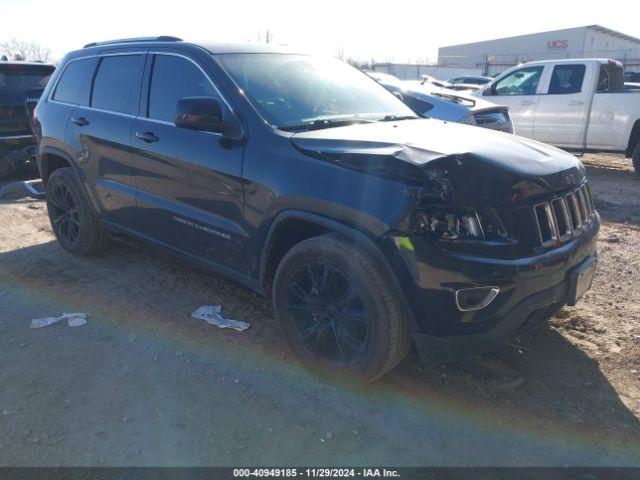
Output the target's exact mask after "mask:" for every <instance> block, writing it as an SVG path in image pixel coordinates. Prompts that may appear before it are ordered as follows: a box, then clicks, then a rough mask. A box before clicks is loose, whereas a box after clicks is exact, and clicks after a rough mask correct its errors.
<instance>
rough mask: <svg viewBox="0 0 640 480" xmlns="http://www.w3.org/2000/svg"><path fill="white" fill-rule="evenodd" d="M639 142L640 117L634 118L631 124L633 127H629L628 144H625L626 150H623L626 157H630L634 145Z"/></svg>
mask: <svg viewBox="0 0 640 480" xmlns="http://www.w3.org/2000/svg"><path fill="white" fill-rule="evenodd" d="M639 143H640V119H638V120H636V121H635V123H634V124H633V128H632V129H631V134H630V135H629V144H628V145H627V150H626V152H625V154H626V156H627V158H630V157H631V155H633V151H634V150H635V148H636V146H637V145H638V144H639Z"/></svg>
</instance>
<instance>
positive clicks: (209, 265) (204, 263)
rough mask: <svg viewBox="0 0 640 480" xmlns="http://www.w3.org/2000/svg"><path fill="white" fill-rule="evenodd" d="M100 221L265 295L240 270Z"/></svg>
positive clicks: (111, 230)
mask: <svg viewBox="0 0 640 480" xmlns="http://www.w3.org/2000/svg"><path fill="white" fill-rule="evenodd" d="M100 223H101V224H102V225H103V226H104V228H105V229H107V230H108V231H109V232H111V233H115V234H124V235H128V236H131V237H134V238H137V239H139V240H142V241H144V242H146V243H148V244H151V245H155V246H157V247H161V248H164V249H168V250H170V251H172V252H173V253H174V254H176V255H177V256H179V257H181V258H183V259H185V260H187V261H189V262H191V263H193V265H194V266H195V267H196V268H203V267H204V268H205V269H207V270H210V271H213V272H214V273H217V274H220V275H223V276H224V277H226V278H227V279H230V280H233V281H235V282H238V283H240V284H241V285H244V286H245V287H248V288H250V289H251V290H253V291H254V292H256V293H257V294H259V295H262V296H266V292H265V289H264V287H263V286H262V284H261V283H260V282H258V281H256V280H255V279H254V278H251V277H249V276H248V275H244V274H242V273H240V272H237V271H236V270H232V269H230V268H228V267H225V266H223V265H220V264H219V263H217V262H214V261H212V260H209V259H207V258H204V257H200V256H198V255H194V254H192V253H189V252H185V251H184V250H181V249H179V248H176V247H174V246H172V245H169V244H168V243H165V242H162V241H160V240H157V239H155V238H152V237H149V236H147V235H144V234H142V233H139V232H137V231H135V230H132V229H130V228H127V227H123V226H122V225H118V224H117V223H114V222H111V221H109V220H100Z"/></svg>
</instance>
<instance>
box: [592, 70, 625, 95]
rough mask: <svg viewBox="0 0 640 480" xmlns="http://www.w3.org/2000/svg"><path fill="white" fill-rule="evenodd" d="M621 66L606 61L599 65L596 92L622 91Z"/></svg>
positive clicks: (622, 75)
mask: <svg viewBox="0 0 640 480" xmlns="http://www.w3.org/2000/svg"><path fill="white" fill-rule="evenodd" d="M623 72H624V71H623V69H622V67H621V66H618V65H617V64H615V63H607V64H603V65H601V66H600V75H599V77H598V89H597V90H596V91H597V93H615V92H623V91H624V73H623Z"/></svg>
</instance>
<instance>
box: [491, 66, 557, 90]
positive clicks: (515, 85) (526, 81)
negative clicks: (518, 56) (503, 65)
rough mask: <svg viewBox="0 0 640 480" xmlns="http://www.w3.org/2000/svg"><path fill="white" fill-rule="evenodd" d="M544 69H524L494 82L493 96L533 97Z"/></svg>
mask: <svg viewBox="0 0 640 480" xmlns="http://www.w3.org/2000/svg"><path fill="white" fill-rule="evenodd" d="M543 69H544V67H525V68H521V69H519V70H516V71H515V72H512V73H510V74H509V75H507V76H506V77H504V78H503V79H502V80H499V81H498V82H496V84H495V86H494V88H493V94H494V95H535V94H536V91H537V90H538V84H539V83H540V78H541V77H542V70H543Z"/></svg>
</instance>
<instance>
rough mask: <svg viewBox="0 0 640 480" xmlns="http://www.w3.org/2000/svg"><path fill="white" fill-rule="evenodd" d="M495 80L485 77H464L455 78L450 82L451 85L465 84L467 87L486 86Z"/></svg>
mask: <svg viewBox="0 0 640 480" xmlns="http://www.w3.org/2000/svg"><path fill="white" fill-rule="evenodd" d="M491 80H493V77H485V76H484V75H463V76H460V77H454V78H452V79H451V80H448V82H449V83H450V84H451V85H455V84H458V83H464V84H467V85H484V84H485V83H489V82H490V81H491Z"/></svg>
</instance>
